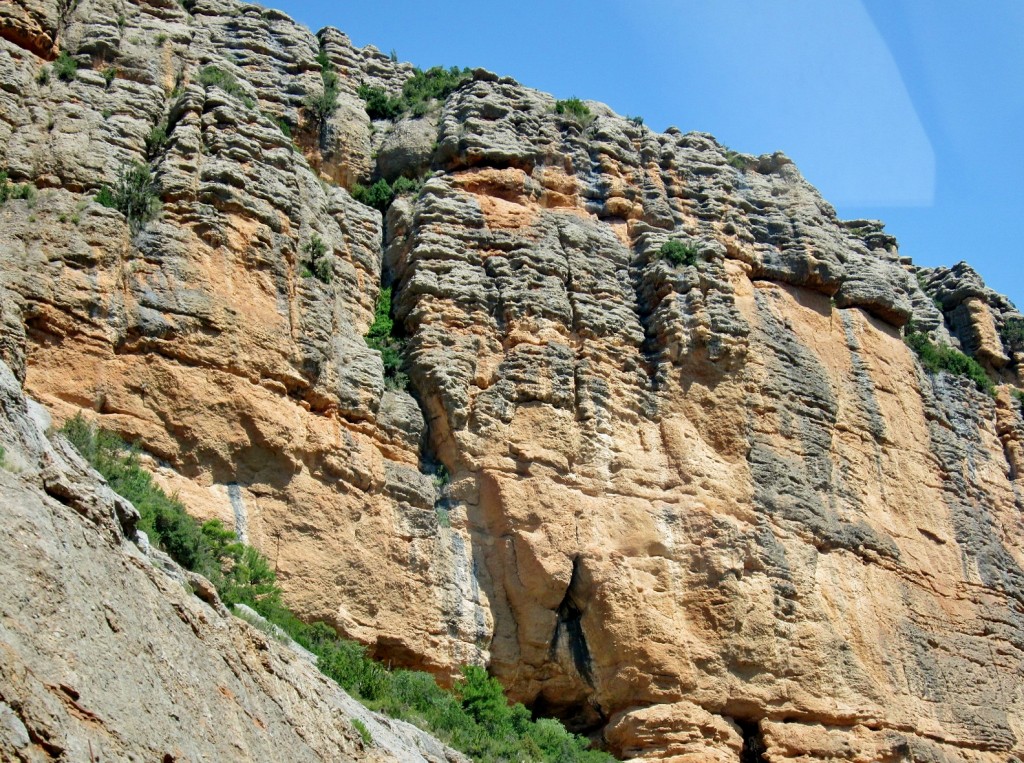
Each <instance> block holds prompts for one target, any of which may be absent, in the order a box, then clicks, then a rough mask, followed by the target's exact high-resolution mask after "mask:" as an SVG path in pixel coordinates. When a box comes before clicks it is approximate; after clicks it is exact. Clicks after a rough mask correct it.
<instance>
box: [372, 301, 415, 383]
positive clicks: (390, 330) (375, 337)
mask: <svg viewBox="0 0 1024 763" xmlns="http://www.w3.org/2000/svg"><path fill="white" fill-rule="evenodd" d="M394 329H395V322H394V320H392V318H391V287H390V286H387V287H385V288H383V289H381V290H380V294H378V295H377V303H376V304H375V305H374V309H373V323H372V324H371V325H370V329H369V331H367V332H366V336H365V337H364V339H365V340H366V344H367V345H368V346H369V347H371V348H373V349H374V350H377V351H378V352H380V358H381V360H382V361H383V362H384V381H385V383H386V384H387V385H388V386H389V387H392V388H394V389H405V388H406V387H407V386H408V385H409V377H408V376H407V375H406V374H405V372H404V371H402V350H403V349H404V342H403V341H402V340H401V339H399V338H398V337H396V336H394Z"/></svg>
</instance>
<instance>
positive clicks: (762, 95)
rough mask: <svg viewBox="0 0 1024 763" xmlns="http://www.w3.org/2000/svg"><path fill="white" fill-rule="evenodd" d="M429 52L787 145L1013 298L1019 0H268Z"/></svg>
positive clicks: (618, 106) (913, 236) (832, 192)
mask: <svg viewBox="0 0 1024 763" xmlns="http://www.w3.org/2000/svg"><path fill="white" fill-rule="evenodd" d="M264 4H266V5H272V6H274V7H277V8H280V9H281V10H283V11H285V12H286V13H288V14H290V15H291V16H292V17H293V18H295V19H296V20H297V21H300V22H303V23H305V24H306V25H308V26H310V27H311V28H312V29H314V30H316V29H319V28H321V27H323V26H328V25H330V26H335V27H338V28H339V29H341V30H342V31H343V32H346V33H347V34H348V35H349V36H350V37H351V38H352V41H353V42H354V43H355V44H356V45H360V46H362V45H370V44H372V45H376V46H377V47H378V48H380V49H381V50H384V51H386V52H388V51H391V50H392V49H393V50H395V51H396V52H397V53H398V56H399V57H400V58H401V59H402V60H406V61H412V62H413V63H414V64H416V65H418V66H421V67H424V68H426V67H429V66H434V65H437V64H440V65H443V66H455V65H457V66H469V67H477V66H482V67H484V68H486V69H490V70H492V71H495V72H498V73H499V74H502V75H508V76H512V77H514V78H516V79H517V80H518V81H520V82H522V83H523V84H525V85H528V86H530V87H535V88H538V89H541V90H545V91H548V92H551V93H554V94H555V95H556V96H558V97H560V98H568V97H570V96H574V95H575V96H578V97H580V98H585V99H593V100H597V101H603V102H605V103H607V104H608V105H610V106H611V107H612V108H613V109H615V110H616V111H618V112H619V113H622V114H630V115H640V116H642V117H644V120H645V124H647V125H648V126H649V127H651V128H652V129H655V130H663V129H665V128H666V127H668V126H669V125H676V126H677V127H679V128H680V129H681V130H684V131H687V130H702V131H705V132H710V133H712V134H713V135H715V137H717V138H718V139H719V140H720V141H721V142H722V143H724V144H726V145H727V146H729V147H731V148H733V149H735V150H737V151H744V152H748V153H754V154H760V153H768V152H772V151H776V150H782V151H784V152H785V153H786V154H788V155H789V156H790V157H792V158H793V159H794V161H796V163H797V165H798V166H799V167H800V169H801V171H802V172H803V174H804V176H805V177H807V179H808V180H810V181H811V182H812V183H813V184H814V185H816V186H817V187H818V188H819V189H820V190H821V192H822V194H823V195H824V197H825V198H826V199H827V200H828V201H830V202H831V203H832V204H833V205H834V206H835V207H836V209H837V211H838V213H839V215H840V216H841V217H844V218H856V217H871V218H878V219H881V220H884V221H885V222H886V223H887V229H888V230H889V232H891V233H893V234H894V235H895V236H897V238H898V239H899V241H900V249H901V252H902V253H903V254H904V255H908V256H910V257H913V259H914V261H915V262H916V263H918V264H921V265H928V266H934V265H952V264H954V263H956V262H958V261H960V260H967V261H968V262H969V263H971V265H973V266H974V267H975V268H976V269H977V270H978V271H979V272H980V273H981V274H982V276H984V278H985V280H986V282H987V283H988V285H989V286H991V287H993V288H995V289H996V290H998V291H1001V292H1003V293H1005V294H1007V295H1009V296H1010V298H1011V299H1013V301H1014V302H1015V304H1017V305H1018V306H1019V307H1021V308H1024V263H1022V259H1024V257H1022V255H1024V244H1022V232H1021V231H1018V230H1017V226H1018V225H1021V224H1024V190H1022V186H1021V183H1022V182H1024V177H1022V176H1024V0H985V2H979V3H967V2H963V0H785V1H784V2H779V0H757V1H755V0H712V1H710V2H709V0H629V1H628V2H622V1H621V0H620V1H619V2H607V1H605V0H589V1H588V2H583V1H582V0H561V1H559V0H517V2H512V3H510V2H507V0H505V2H500V3H496V2H495V3H491V2H481V1H480V0H476V1H475V2H469V0H450V1H447V2H428V1H426V0H363V1H362V2H356V3H334V2H326V1H325V0H313V1H312V2H297V1H296V0H265V2H264Z"/></svg>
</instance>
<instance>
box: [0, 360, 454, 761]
mask: <svg viewBox="0 0 1024 763" xmlns="http://www.w3.org/2000/svg"><path fill="white" fill-rule="evenodd" d="M0 443H2V445H3V468H0V491H2V493H0V494H2V495H3V521H4V532H3V534H2V535H0V558H2V559H3V560H4V563H3V564H2V565H0V615H2V619H0V760H3V761H47V760H62V761H90V762H91V761H127V760H133V761H135V760H138V761H143V760H145V761H150V760H160V761H200V760H211V761H212V760H218V761H220V760H289V761H324V760H336V761H364V760H368V761H402V762H403V763H404V762H405V761H418V762H419V763H428V762H429V763H466V759H465V757H464V756H462V755H459V754H458V753H456V752H454V751H452V750H450V749H447V748H445V747H444V746H443V745H441V744H440V743H439V742H438V741H437V740H435V739H433V738H431V737H429V736H428V735H426V734H425V733H423V732H422V731H420V730H419V729H417V728H416V727H414V726H412V725H410V724H407V723H403V722H401V721H394V720H391V719H388V718H384V717H382V716H379V715H377V714H376V713H371V712H370V711H369V710H367V709H366V708H365V707H363V706H362V705H360V704H359V703H358V702H356V701H355V700H353V699H352V698H351V697H349V696H348V695H346V694H345V692H343V691H341V690H340V689H339V688H338V687H337V686H336V685H335V684H334V683H333V682H331V681H330V680H329V679H327V678H325V677H324V676H323V675H321V674H320V672H319V671H318V670H317V669H316V668H315V667H314V665H313V664H312V660H314V659H315V658H313V657H312V655H309V654H308V653H303V652H302V650H301V649H299V648H297V647H292V648H289V647H288V646H285V645H283V644H281V643H278V641H277V640H276V639H275V638H271V637H269V636H268V635H265V634H264V633H262V632H260V631H259V630H257V629H255V628H253V627H251V626H249V625H247V624H245V623H243V622H242V621H241V620H239V619H238V618H236V617H234V616H232V615H231V614H229V613H228V612H227V611H226V610H225V609H224V607H223V605H221V604H220V602H219V601H217V600H216V594H215V593H214V592H213V590H212V587H211V585H210V583H209V581H206V580H205V579H203V578H200V577H199V576H197V575H195V574H194V573H188V572H185V571H184V570H182V569H181V568H179V567H177V565H175V564H174V563H173V562H172V561H171V560H170V559H169V558H168V557H167V556H166V555H164V554H161V553H160V552H159V551H156V550H153V549H149V550H140V549H139V548H137V547H136V546H135V545H134V544H133V543H131V542H129V541H128V536H130V535H133V534H134V530H133V528H134V524H135V521H136V520H137V519H138V514H137V512H136V511H135V508H134V507H133V506H132V505H131V504H128V503H126V502H125V501H124V500H123V499H121V498H120V497H119V496H117V495H116V494H115V493H113V492H112V491H111V490H110V488H108V487H107V486H106V485H105V484H104V483H103V481H102V479H101V478H100V477H99V475H97V474H96V473H95V472H93V471H92V470H91V469H90V468H88V467H87V466H86V465H85V463H84V462H83V461H82V459H81V458H80V457H79V456H78V454H77V453H76V452H75V451H74V450H73V449H72V448H71V447H70V446H69V445H68V443H67V442H66V441H65V440H64V439H63V438H62V437H59V436H54V435H53V434H52V429H51V426H50V421H49V416H48V414H47V413H46V412H45V411H44V410H43V409H42V408H41V407H40V406H39V405H38V404H37V403H35V402H34V401H32V400H26V399H25V398H24V396H23V395H22V393H21V390H20V389H19V385H18V382H17V380H16V379H15V377H14V375H13V374H12V373H11V371H10V370H9V369H8V367H7V365H6V364H4V363H2V362H0ZM193 587H194V588H196V589H197V591H198V596H194V595H192V592H191V589H192V588H193ZM199 596H202V597H204V598H205V599H206V600H207V601H202V600H200V598H199ZM353 718H355V719H357V720H359V721H360V722H362V723H363V725H364V728H365V729H366V730H367V732H368V734H369V735H370V738H369V740H368V741H367V740H364V739H363V737H362V736H361V734H360V733H359V732H358V731H357V730H356V728H355V727H354V726H353V724H352V722H351V719H353Z"/></svg>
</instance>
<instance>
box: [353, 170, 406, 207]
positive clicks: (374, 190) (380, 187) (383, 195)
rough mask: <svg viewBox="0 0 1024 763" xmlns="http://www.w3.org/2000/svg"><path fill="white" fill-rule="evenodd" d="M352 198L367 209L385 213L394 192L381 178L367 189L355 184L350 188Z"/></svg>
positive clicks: (393, 196)
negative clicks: (371, 208)
mask: <svg viewBox="0 0 1024 763" xmlns="http://www.w3.org/2000/svg"><path fill="white" fill-rule="evenodd" d="M352 198H353V199H355V200H356V201H358V202H361V203H363V204H365V205H366V206H368V207H373V208H374V209H379V210H380V211H381V212H385V211H387V208H388V205H390V204H391V201H392V200H393V199H394V198H395V192H394V191H393V190H392V188H391V185H390V184H389V183H388V181H387V180H385V179H384V178H381V179H380V180H378V181H377V182H376V183H374V184H373V185H371V186H370V187H369V188H367V187H366V186H364V185H360V184H359V183H356V184H355V185H354V186H352Z"/></svg>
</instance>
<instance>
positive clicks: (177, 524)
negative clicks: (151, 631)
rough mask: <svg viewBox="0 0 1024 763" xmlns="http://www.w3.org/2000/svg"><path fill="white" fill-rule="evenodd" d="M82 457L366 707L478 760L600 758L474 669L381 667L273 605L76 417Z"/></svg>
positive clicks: (260, 560) (237, 547)
mask: <svg viewBox="0 0 1024 763" xmlns="http://www.w3.org/2000/svg"><path fill="white" fill-rule="evenodd" d="M61 431H62V432H63V433H64V435H65V436H66V437H67V438H68V439H69V440H70V441H71V442H72V444H74V445H75V447H76V448H77V449H78V450H79V452H80V453H81V454H82V456H83V457H84V458H85V459H86V460H87V461H88V462H89V463H90V464H92V466H93V467H94V468H95V469H96V470H97V471H98V472H100V474H102V475H103V476H104V477H105V478H106V479H107V481H108V482H109V483H110V486H111V488H113V489H114V490H115V491H116V492H118V493H119V494H120V495H122V496H124V497H125V498H127V499H128V500H130V501H131V502H132V503H133V504H135V507H136V508H137V509H138V510H139V512H140V514H141V515H142V520H141V521H140V528H141V529H143V530H144V531H146V532H147V534H149V537H150V541H151V542H152V543H153V544H154V545H156V546H158V547H160V548H163V549H164V550H165V551H167V553H169V554H170V555H171V556H172V558H174V559H175V561H177V562H178V563H179V564H181V565H182V566H183V567H185V568H187V569H190V570H193V571H195V572H199V573H201V574H203V575H206V576H207V577H208V578H210V580H211V581H212V582H213V583H214V584H215V585H216V586H217V591H218V594H219V595H220V597H221V599H222V600H223V601H224V602H225V603H226V604H228V605H235V604H246V605H248V606H250V607H252V608H253V609H254V610H256V611H257V612H258V613H259V614H260V615H262V616H263V617H264V618H266V619H267V620H268V621H270V622H271V623H273V624H274V625H276V626H277V627H279V628H281V630H283V631H284V632H285V633H287V634H288V635H289V636H290V637H291V638H292V639H294V640H295V641H296V642H298V643H299V644H301V645H302V646H303V647H305V648H306V649H308V650H309V651H311V652H312V653H313V654H315V655H316V656H317V667H318V668H319V669H320V670H321V671H322V672H323V673H324V674H325V675H327V676H328V677H330V678H332V679H334V680H335V681H336V682H337V683H338V684H339V685H340V686H341V687H342V688H344V689H345V690H346V691H348V692H349V693H350V694H352V695H353V696H355V697H357V698H359V699H361V700H362V701H363V702H364V703H365V704H366V705H367V706H369V707H371V708H373V709H376V710H380V711H381V712H384V713H386V714H388V715H391V716H393V717H395V718H402V719H405V720H408V721H410V722H412V723H415V724H417V725H419V726H422V727H423V728H425V729H426V730H427V731H429V732H430V733H432V734H434V735H435V736H437V737H438V738H440V739H441V740H443V741H445V742H447V743H448V744H450V745H451V746H452V747H455V748H456V749H459V750H461V751H463V752H465V753H467V754H469V755H471V756H473V757H474V758H475V759H477V760H480V761H493V762H494V763H497V762H498V761H513V760H530V761H547V762H549V763H555V762H556V761H557V762H558V763H563V762H564V763H574V762H576V763H605V762H606V761H611V760H612V758H611V757H610V756H608V755H607V754H605V753H603V752H597V751H593V750H589V749H588V745H587V741H586V739H583V738H582V737H578V736H575V735H573V734H570V733H569V732H568V731H566V729H565V727H564V726H562V725H561V724H560V723H559V722H558V721H555V720H545V719H541V720H538V721H533V720H531V718H530V713H529V711H528V710H527V709H526V708H525V707H523V706H522V705H520V704H516V705H509V704H508V701H507V700H506V699H505V695H504V690H503V689H502V687H501V684H500V683H498V681H496V680H495V679H493V678H491V677H490V676H489V675H487V672H486V671H485V670H484V669H483V668H480V667H467V668H464V669H463V680H462V681H461V682H459V683H458V684H457V685H456V688H455V690H454V691H447V690H445V689H442V688H441V687H440V686H438V685H437V682H436V681H435V680H434V678H433V677H432V676H431V675H429V674H428V673H423V672H418V671H410V670H394V671H392V670H389V669H386V668H385V667H384V666H383V665H381V664H380V663H379V662H375V661H373V660H371V659H370V658H368V657H367V656H366V651H365V649H364V648H363V647H362V646H360V645H359V644H357V643H355V642H352V641H348V640H346V639H343V638H340V637H339V636H338V635H337V633H335V631H334V629H332V628H331V627H330V626H328V625H326V624H325V623H322V622H315V623H310V624H307V623H304V622H302V621H301V620H299V619H298V618H297V617H296V616H295V614H294V613H292V612H291V611H290V610H289V609H288V608H287V607H285V606H284V605H283V604H282V602H281V591H280V588H279V587H278V585H277V580H276V576H275V574H274V571H273V570H272V569H271V567H270V564H269V563H268V562H267V559H266V558H265V557H264V556H263V555H262V554H260V553H259V552H258V551H257V550H256V549H254V548H251V547H250V546H246V545H245V544H243V543H240V542H239V541H238V539H237V538H236V537H235V534H234V533H233V532H231V530H229V529H227V528H226V527H224V526H223V525H222V524H221V523H220V522H218V521H216V520H214V521H211V522H207V523H205V524H203V525H200V524H199V522H198V521H197V520H195V519H193V518H192V517H191V516H189V515H188V514H187V513H186V511H185V507H184V506H183V505H182V504H181V502H180V501H179V500H178V499H177V498H174V497H172V496H168V495H167V494H166V493H165V492H164V491H163V490H161V489H160V488H159V486H157V485H156V484H155V483H154V482H153V479H152V477H151V476H150V474H149V473H148V472H147V471H145V470H144V469H143V468H142V467H141V465H140V462H139V453H138V450H137V449H135V448H131V447H129V446H128V445H126V444H125V443H124V442H123V441H122V440H121V439H120V438H118V437H117V436H116V435H114V434H112V433H110V432H106V431H104V430H102V429H97V428H95V427H93V426H92V425H90V424H89V423H88V422H86V421H85V419H84V418H82V417H81V416H80V415H79V416H76V417H74V418H73V419H70V420H69V421H68V422H67V423H66V424H65V425H64V427H63V428H62V430H61Z"/></svg>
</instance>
